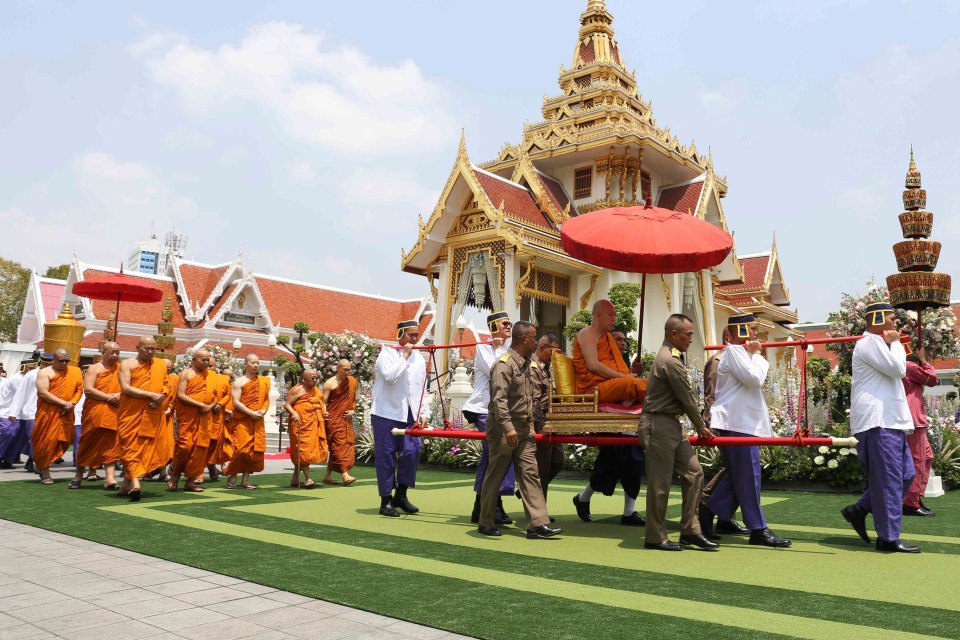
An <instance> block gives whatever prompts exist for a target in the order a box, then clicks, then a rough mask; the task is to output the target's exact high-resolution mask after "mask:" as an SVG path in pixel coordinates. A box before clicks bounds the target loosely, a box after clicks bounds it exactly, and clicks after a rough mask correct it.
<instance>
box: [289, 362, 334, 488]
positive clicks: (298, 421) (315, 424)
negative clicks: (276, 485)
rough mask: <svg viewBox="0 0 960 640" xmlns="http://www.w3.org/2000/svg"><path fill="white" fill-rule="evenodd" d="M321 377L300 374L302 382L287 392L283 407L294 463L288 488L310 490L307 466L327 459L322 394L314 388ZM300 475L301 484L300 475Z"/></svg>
mask: <svg viewBox="0 0 960 640" xmlns="http://www.w3.org/2000/svg"><path fill="white" fill-rule="evenodd" d="M319 377H320V374H319V373H317V371H316V370H315V369H307V370H306V371H304V372H303V382H301V383H300V384H298V385H297V386H295V387H294V388H293V389H291V390H290V394H289V395H288V396H287V402H286V404H285V405H284V408H285V409H286V410H287V413H289V415H290V460H291V462H293V465H294V466H293V478H292V479H291V480H290V486H291V487H300V486H302V487H303V488H304V489H313V487H314V485H315V483H314V482H313V478H311V477H310V465H312V464H319V463H321V462H323V461H325V460H326V459H327V455H328V453H329V452H328V451H327V434H326V430H325V429H324V422H323V414H324V405H323V392H322V391H321V390H320V388H319V387H318V386H317V379H318V378H319ZM301 471H302V472H303V485H301V484H300V472H301Z"/></svg>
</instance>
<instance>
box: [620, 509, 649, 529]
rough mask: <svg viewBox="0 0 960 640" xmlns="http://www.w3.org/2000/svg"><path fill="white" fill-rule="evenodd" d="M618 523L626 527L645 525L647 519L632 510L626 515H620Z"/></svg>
mask: <svg viewBox="0 0 960 640" xmlns="http://www.w3.org/2000/svg"><path fill="white" fill-rule="evenodd" d="M620 524H622V525H625V526H628V527H645V526H647V521H646V520H644V519H643V516H641V515H640V514H639V513H637V512H636V511H634V512H633V513H631V514H630V515H628V516H620Z"/></svg>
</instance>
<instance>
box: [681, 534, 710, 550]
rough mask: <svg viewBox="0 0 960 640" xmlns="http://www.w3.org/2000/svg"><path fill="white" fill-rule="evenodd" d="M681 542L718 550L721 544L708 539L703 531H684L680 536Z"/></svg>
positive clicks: (689, 545)
mask: <svg viewBox="0 0 960 640" xmlns="http://www.w3.org/2000/svg"><path fill="white" fill-rule="evenodd" d="M680 544H681V545H683V546H686V547H699V548H701V549H703V550H704V551H716V550H717V549H719V548H720V545H718V544H717V543H716V542H711V541H709V540H707V539H706V538H705V537H704V535H703V534H702V533H684V534H682V535H681V536H680Z"/></svg>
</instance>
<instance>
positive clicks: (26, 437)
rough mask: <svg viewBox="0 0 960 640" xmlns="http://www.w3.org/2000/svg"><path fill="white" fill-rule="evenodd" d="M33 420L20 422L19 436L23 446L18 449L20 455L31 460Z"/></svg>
mask: <svg viewBox="0 0 960 640" xmlns="http://www.w3.org/2000/svg"><path fill="white" fill-rule="evenodd" d="M33 422H34V421H33V420H21V421H20V436H21V437H22V438H23V445H22V446H21V447H20V453H22V454H23V455H25V456H27V457H28V458H31V459H32V458H33Z"/></svg>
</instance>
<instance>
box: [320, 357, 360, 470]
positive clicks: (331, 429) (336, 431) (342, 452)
mask: <svg viewBox="0 0 960 640" xmlns="http://www.w3.org/2000/svg"><path fill="white" fill-rule="evenodd" d="M352 367H353V365H352V364H351V363H350V361H349V360H341V361H340V362H338V363H337V374H336V375H335V376H333V377H332V378H330V379H329V380H327V381H326V382H324V383H323V403H324V404H325V405H326V407H327V414H326V416H324V417H325V418H326V419H327V420H326V422H327V445H328V446H329V447H330V459H329V460H327V474H326V475H325V476H324V477H323V483H324V484H340V482H339V481H337V480H334V479H333V476H331V475H330V474H331V473H333V472H334V471H336V472H337V473H339V474H341V475H342V476H343V484H344V486H346V485H350V484H353V483H354V482H356V481H357V479H356V478H354V477H353V476H351V475H350V469H352V468H353V463H354V455H355V451H354V442H355V441H354V431H353V412H354V408H355V407H356V402H357V379H356V378H354V377H353V376H352V375H350V372H351V370H352Z"/></svg>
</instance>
